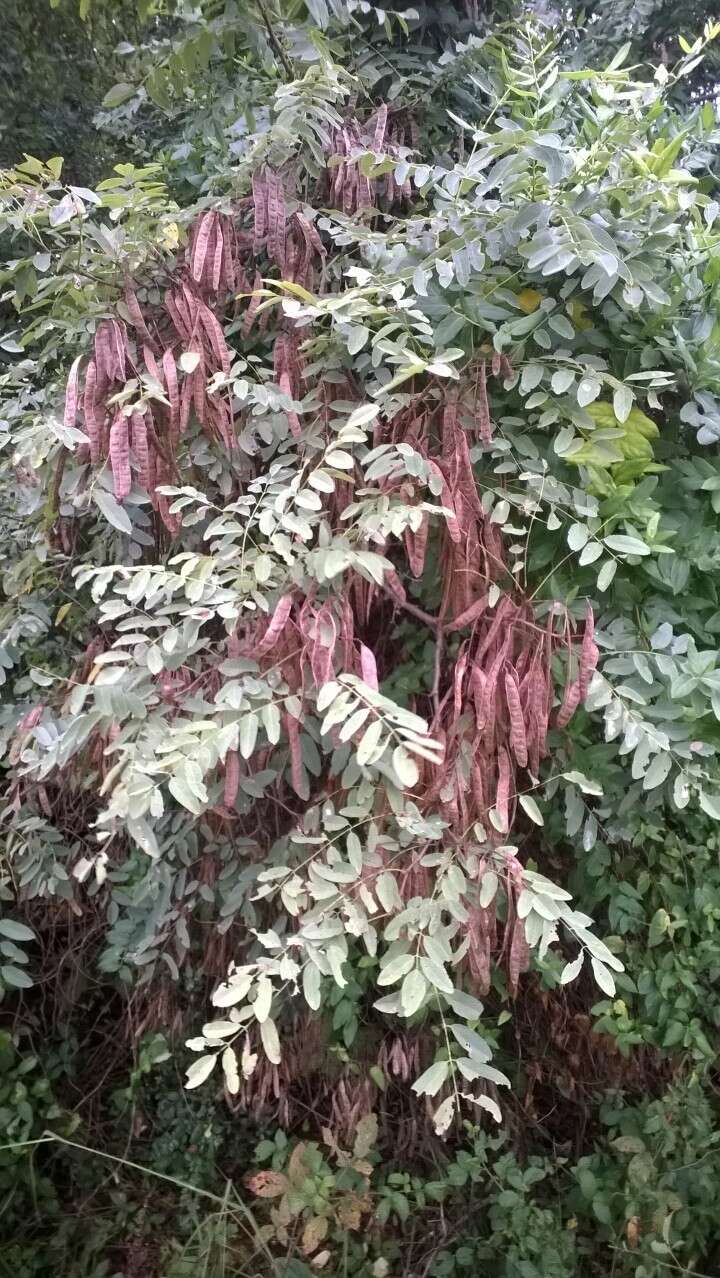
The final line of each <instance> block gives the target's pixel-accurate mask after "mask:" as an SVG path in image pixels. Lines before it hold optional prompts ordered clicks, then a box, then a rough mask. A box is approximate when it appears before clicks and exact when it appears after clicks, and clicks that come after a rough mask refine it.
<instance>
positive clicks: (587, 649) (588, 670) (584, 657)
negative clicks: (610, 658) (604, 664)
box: [578, 604, 600, 702]
mask: <svg viewBox="0 0 720 1278" xmlns="http://www.w3.org/2000/svg"><path fill="white" fill-rule="evenodd" d="M594 636H595V617H594V616H593V610H592V608H591V607H590V604H588V605H587V608H586V611H585V632H584V634H583V641H582V648H581V649H580V669H579V672H578V685H579V692H580V701H581V702H583V701H584V700H585V698H586V697H587V694H588V688H589V687H590V680H591V679H592V676H593V672H594V670H595V667H596V666H597V663H598V658H599V657H600V649H599V648H598V646H597V644H596V643H595V637H594Z"/></svg>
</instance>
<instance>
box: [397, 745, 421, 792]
mask: <svg viewBox="0 0 720 1278" xmlns="http://www.w3.org/2000/svg"><path fill="white" fill-rule="evenodd" d="M392 761H393V771H394V772H395V775H396V777H397V779H398V781H399V782H400V784H401V786H403V787H404V788H405V789H406V790H411V789H412V787H413V786H414V785H417V782H418V777H419V776H420V773H419V771H418V765H417V763H416V762H415V760H414V759H413V758H412V757H411V756H410V755H409V754H408V752H407V750H406V749H405V747H404V746H396V747H395V749H394V750H393V756H392Z"/></svg>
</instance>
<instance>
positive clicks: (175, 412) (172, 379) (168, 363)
mask: <svg viewBox="0 0 720 1278" xmlns="http://www.w3.org/2000/svg"><path fill="white" fill-rule="evenodd" d="M162 368H163V376H164V380H165V389H166V391H167V397H168V400H169V402H170V435H171V437H172V439H173V442H174V443H177V440H178V438H179V435H180V391H179V389H178V378H177V368H176V367H175V357H174V355H173V353H172V351H171V350H164V351H163V355H162Z"/></svg>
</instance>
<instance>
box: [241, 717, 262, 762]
mask: <svg viewBox="0 0 720 1278" xmlns="http://www.w3.org/2000/svg"><path fill="white" fill-rule="evenodd" d="M259 726H260V723H259V720H258V717H257V715H256V714H254V713H253V712H252V711H251V712H250V713H249V714H244V715H243V717H242V719H241V720H240V730H239V736H238V749H239V751H240V754H241V756H242V758H243V759H249V758H250V756H251V755H252V753H253V750H254V749H255V742H256V741H257V735H258V728H259Z"/></svg>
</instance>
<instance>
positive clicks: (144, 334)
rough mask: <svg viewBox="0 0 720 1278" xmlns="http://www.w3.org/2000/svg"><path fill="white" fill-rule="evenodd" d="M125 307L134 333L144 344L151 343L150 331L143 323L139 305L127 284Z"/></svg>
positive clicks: (143, 319)
mask: <svg viewBox="0 0 720 1278" xmlns="http://www.w3.org/2000/svg"><path fill="white" fill-rule="evenodd" d="M125 305H126V306H127V308H128V313H129V315H130V318H131V320H132V322H133V325H134V327H135V330H136V332H138V333H139V334H140V336H141V338H142V339H143V341H144V342H148V343H149V344H151V343H152V337H151V335H150V330H149V328H148V326H147V324H146V322H145V316H144V315H143V313H142V309H141V306H140V303H139V301H138V299H137V294H136V293H135V290H134V289H133V288H131V286H130V285H129V284H126V286H125Z"/></svg>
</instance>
